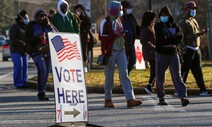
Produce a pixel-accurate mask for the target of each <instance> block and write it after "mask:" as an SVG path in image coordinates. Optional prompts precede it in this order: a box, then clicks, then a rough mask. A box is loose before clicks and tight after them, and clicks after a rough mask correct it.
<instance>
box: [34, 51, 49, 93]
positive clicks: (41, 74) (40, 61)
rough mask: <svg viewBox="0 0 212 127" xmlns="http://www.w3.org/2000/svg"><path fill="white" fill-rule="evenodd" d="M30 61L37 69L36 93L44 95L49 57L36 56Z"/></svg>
mask: <svg viewBox="0 0 212 127" xmlns="http://www.w3.org/2000/svg"><path fill="white" fill-rule="evenodd" d="M32 59H33V61H34V63H35V65H36V67H37V73H38V74H37V75H38V92H39V93H45V92H46V84H47V78H48V74H49V71H50V68H51V60H50V56H49V55H48V56H45V57H43V56H42V55H41V54H37V55H35V56H32Z"/></svg>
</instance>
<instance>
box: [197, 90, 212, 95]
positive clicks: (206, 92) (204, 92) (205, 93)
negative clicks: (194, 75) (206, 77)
mask: <svg viewBox="0 0 212 127" xmlns="http://www.w3.org/2000/svg"><path fill="white" fill-rule="evenodd" d="M199 95H200V96H209V95H210V94H208V91H203V92H202V93H200V94H199Z"/></svg>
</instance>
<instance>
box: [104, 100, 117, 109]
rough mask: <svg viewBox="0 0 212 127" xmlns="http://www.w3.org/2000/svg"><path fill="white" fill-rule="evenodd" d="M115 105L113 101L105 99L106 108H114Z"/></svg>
mask: <svg viewBox="0 0 212 127" xmlns="http://www.w3.org/2000/svg"><path fill="white" fill-rule="evenodd" d="M114 107H115V105H114V104H113V102H112V100H111V99H105V108H114Z"/></svg>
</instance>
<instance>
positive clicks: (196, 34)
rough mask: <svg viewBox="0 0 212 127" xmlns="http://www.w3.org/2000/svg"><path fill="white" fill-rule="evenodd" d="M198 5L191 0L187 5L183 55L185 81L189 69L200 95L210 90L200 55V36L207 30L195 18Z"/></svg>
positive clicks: (205, 94)
mask: <svg viewBox="0 0 212 127" xmlns="http://www.w3.org/2000/svg"><path fill="white" fill-rule="evenodd" d="M197 8H198V7H197V5H196V3H195V2H193V1H190V2H188V3H187V4H186V5H185V14H186V19H185V20H184V21H183V23H182V26H181V28H182V30H183V33H184V43H185V44H184V45H185V47H184V49H185V53H184V55H183V57H184V59H183V63H182V68H181V69H182V70H181V71H182V77H183V81H184V82H186V80H187V77H188V73H189V70H190V69H191V72H192V74H193V76H194V78H195V80H196V83H197V85H198V87H199V88H200V94H199V95H200V96H207V95H208V91H207V90H206V87H205V83H204V79H203V74H202V68H201V65H200V62H201V55H200V49H199V47H200V37H201V36H202V35H204V34H205V33H206V31H207V30H202V31H201V30H200V27H199V25H198V22H197V21H196V19H195V16H196V9H197Z"/></svg>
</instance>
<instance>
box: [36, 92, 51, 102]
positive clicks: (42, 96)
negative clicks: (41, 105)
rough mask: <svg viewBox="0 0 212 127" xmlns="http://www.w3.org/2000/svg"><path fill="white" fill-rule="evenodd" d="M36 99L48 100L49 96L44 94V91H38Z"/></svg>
mask: <svg viewBox="0 0 212 127" xmlns="http://www.w3.org/2000/svg"><path fill="white" fill-rule="evenodd" d="M38 100H39V101H48V100H49V98H48V97H47V96H46V95H45V93H38Z"/></svg>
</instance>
